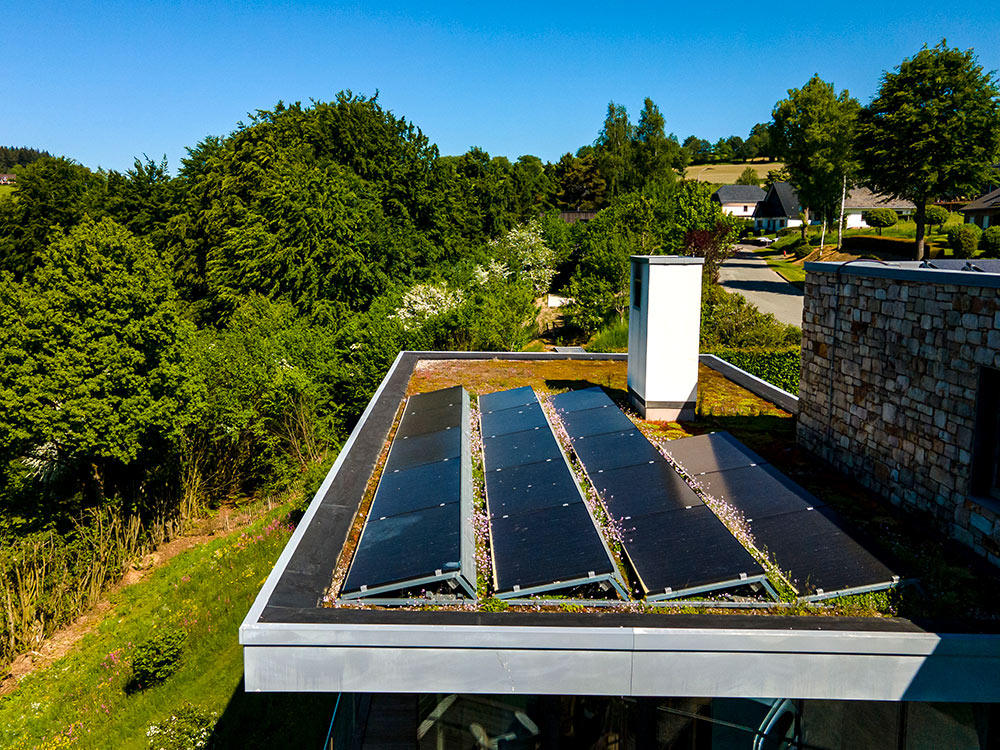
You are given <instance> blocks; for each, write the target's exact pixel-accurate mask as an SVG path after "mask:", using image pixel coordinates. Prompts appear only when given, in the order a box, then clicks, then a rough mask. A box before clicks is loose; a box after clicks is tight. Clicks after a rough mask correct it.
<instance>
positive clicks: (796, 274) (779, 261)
mask: <svg viewBox="0 0 1000 750" xmlns="http://www.w3.org/2000/svg"><path fill="white" fill-rule="evenodd" d="M754 252H756V253H757V255H759V256H761V257H762V258H763V259H764V260H765V261H767V265H768V266H769V267H770V268H771V269H772V270H774V271H776V272H777V273H778V274H779V275H780V276H781V277H782V278H783V279H784V280H785V281H788V282H791V283H792V284H795V286H797V287H798V288H799V289H802V288H803V287H804V286H805V282H806V269H805V268H803V266H802V263H801V262H796V261H795V258H794V257H793V256H791V255H789V256H788V257H787V258H783V257H781V250H775V249H774V248H773V247H759V248H758V247H755V248H754Z"/></svg>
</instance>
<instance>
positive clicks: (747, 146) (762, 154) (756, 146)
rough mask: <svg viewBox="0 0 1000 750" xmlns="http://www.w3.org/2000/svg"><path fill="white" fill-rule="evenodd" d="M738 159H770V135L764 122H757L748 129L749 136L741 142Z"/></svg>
mask: <svg viewBox="0 0 1000 750" xmlns="http://www.w3.org/2000/svg"><path fill="white" fill-rule="evenodd" d="M739 157H740V158H741V159H742V160H743V161H746V160H748V159H757V158H764V159H768V160H770V159H771V133H770V131H769V130H768V124H767V123H766V122H758V123H757V124H756V125H754V126H753V127H752V128H751V129H750V135H749V136H747V139H746V140H745V141H744V142H743V148H742V149H741V152H740V154H739Z"/></svg>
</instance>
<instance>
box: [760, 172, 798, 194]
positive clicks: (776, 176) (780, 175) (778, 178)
mask: <svg viewBox="0 0 1000 750" xmlns="http://www.w3.org/2000/svg"><path fill="white" fill-rule="evenodd" d="M791 179H792V174H791V172H789V171H788V170H787V169H785V168H784V167H781V168H779V169H769V170H767V176H766V177H765V178H764V184H763V185H762V187H763V188H764V190H770V189H771V186H772V185H774V183H776V182H788V181H789V180H791Z"/></svg>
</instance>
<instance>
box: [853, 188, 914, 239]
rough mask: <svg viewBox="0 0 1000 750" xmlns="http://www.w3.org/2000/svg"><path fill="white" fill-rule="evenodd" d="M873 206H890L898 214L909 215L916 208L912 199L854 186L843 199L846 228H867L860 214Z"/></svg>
mask: <svg viewBox="0 0 1000 750" xmlns="http://www.w3.org/2000/svg"><path fill="white" fill-rule="evenodd" d="M873 208H891V209H892V210H893V211H895V212H896V213H897V214H899V215H900V216H911V215H912V214H913V212H914V211H916V210H917V207H916V205H914V203H913V202H912V201H908V200H905V199H903V198H894V197H892V196H889V195H883V194H881V193H874V192H872V191H871V190H869V189H868V188H866V187H856V188H854V189H853V190H851V192H849V193H848V194H847V197H846V198H845V199H844V222H845V225H846V228H847V229H867V228H868V222H866V221H865V220H864V217H863V216H862V214H864V212H865V211H871V210H872V209H873Z"/></svg>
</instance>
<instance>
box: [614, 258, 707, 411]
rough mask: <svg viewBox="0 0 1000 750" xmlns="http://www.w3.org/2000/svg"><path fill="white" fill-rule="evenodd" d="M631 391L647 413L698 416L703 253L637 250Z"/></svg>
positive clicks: (631, 327) (634, 401)
mask: <svg viewBox="0 0 1000 750" xmlns="http://www.w3.org/2000/svg"><path fill="white" fill-rule="evenodd" d="M631 261H632V268H631V271H632V273H631V284H630V289H629V298H630V299H629V303H630V306H631V307H630V310H629V320H628V394H629V398H630V399H631V401H632V404H633V405H634V406H635V408H636V409H638V411H639V413H640V414H642V415H643V417H644V418H646V419H651V420H656V421H665V422H674V421H677V420H688V419H694V416H695V403H696V401H697V400H698V348H699V347H698V343H699V336H700V333H701V272H702V266H703V265H704V264H705V259H704V258H688V257H681V256H676V255H633V256H632V258H631Z"/></svg>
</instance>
